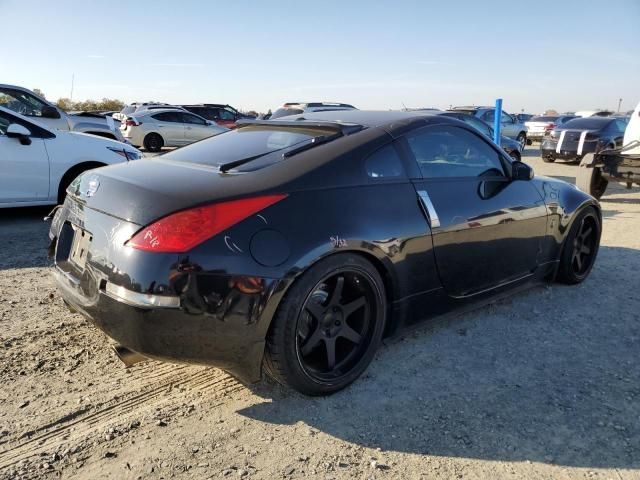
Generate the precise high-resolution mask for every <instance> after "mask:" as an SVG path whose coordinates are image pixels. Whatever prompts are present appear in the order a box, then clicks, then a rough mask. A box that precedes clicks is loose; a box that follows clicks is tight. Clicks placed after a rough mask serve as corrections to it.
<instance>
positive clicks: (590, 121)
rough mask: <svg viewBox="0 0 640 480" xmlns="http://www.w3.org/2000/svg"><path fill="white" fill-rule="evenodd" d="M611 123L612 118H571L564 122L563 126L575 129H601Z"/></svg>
mask: <svg viewBox="0 0 640 480" xmlns="http://www.w3.org/2000/svg"><path fill="white" fill-rule="evenodd" d="M609 123H611V119H610V118H602V117H595V118H576V119H574V120H569V121H568V122H566V123H563V124H562V128H566V129H573V128H578V129H582V130H600V129H601V128H604V127H606V126H607V125H609Z"/></svg>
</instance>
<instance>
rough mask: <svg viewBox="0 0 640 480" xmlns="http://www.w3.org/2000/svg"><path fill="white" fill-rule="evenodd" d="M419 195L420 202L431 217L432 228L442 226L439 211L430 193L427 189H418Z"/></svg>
mask: <svg viewBox="0 0 640 480" xmlns="http://www.w3.org/2000/svg"><path fill="white" fill-rule="evenodd" d="M418 197H420V204H421V205H422V208H423V209H424V211H425V213H426V214H427V217H428V218H429V223H430V224H431V228H438V227H439V226H440V219H439V218H438V213H437V212H436V209H435V207H434V206H433V202H432V201H431V198H430V197H429V194H428V193H427V192H426V191H425V190H418Z"/></svg>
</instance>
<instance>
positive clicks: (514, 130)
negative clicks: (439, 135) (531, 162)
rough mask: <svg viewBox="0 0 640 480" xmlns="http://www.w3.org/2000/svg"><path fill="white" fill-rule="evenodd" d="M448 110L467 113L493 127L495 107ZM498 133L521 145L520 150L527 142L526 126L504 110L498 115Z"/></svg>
mask: <svg viewBox="0 0 640 480" xmlns="http://www.w3.org/2000/svg"><path fill="white" fill-rule="evenodd" d="M450 111H454V112H466V113H469V114H471V115H473V116H474V117H476V118H479V119H480V120H482V121H483V122H484V123H486V124H487V125H489V126H491V127H493V122H494V119H495V111H496V109H495V108H494V107H475V106H473V107H454V108H452V109H451V110H450ZM500 133H501V134H502V135H504V136H505V137H509V138H512V139H514V140H516V141H517V142H518V143H519V144H520V145H521V147H522V148H521V149H520V150H523V149H524V147H525V145H526V144H527V127H526V126H525V125H524V124H523V123H520V122H519V121H518V120H517V119H516V117H515V116H513V115H509V114H508V113H507V112H505V111H502V115H501V116H500Z"/></svg>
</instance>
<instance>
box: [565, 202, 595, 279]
mask: <svg viewBox="0 0 640 480" xmlns="http://www.w3.org/2000/svg"><path fill="white" fill-rule="evenodd" d="M600 232H601V226H600V217H599V216H598V214H597V212H596V211H595V209H594V208H593V207H587V208H585V209H584V210H582V211H581V212H580V213H579V214H578V215H577V217H576V218H575V220H574V221H573V223H572V225H571V229H570V230H569V234H568V235H567V238H566V239H565V242H564V246H563V248H562V254H561V256H560V265H559V269H558V280H560V281H561V282H563V283H568V284H576V283H580V282H582V281H583V280H584V279H585V278H587V276H589V272H591V268H592V267H593V263H594V262H595V260H596V256H597V254H598V247H599V246H600Z"/></svg>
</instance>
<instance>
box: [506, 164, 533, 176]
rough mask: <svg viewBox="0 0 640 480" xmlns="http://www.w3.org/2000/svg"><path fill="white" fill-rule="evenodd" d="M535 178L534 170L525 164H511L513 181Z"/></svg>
mask: <svg viewBox="0 0 640 480" xmlns="http://www.w3.org/2000/svg"><path fill="white" fill-rule="evenodd" d="M532 178H533V168H531V167H530V166H529V165H527V164H526V163H524V162H519V161H515V162H511V179H512V180H531V179H532Z"/></svg>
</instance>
